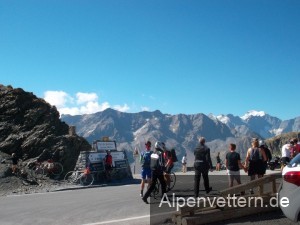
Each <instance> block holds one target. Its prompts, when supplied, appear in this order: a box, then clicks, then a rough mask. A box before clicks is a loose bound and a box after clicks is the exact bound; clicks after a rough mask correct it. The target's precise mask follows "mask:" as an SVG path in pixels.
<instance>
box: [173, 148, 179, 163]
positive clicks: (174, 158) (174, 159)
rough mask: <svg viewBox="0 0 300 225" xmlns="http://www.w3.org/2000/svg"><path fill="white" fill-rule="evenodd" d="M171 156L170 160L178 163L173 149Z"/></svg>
mask: <svg viewBox="0 0 300 225" xmlns="http://www.w3.org/2000/svg"><path fill="white" fill-rule="evenodd" d="M171 156H172V160H173V162H177V161H178V159H177V155H176V151H175V149H174V148H173V149H171Z"/></svg>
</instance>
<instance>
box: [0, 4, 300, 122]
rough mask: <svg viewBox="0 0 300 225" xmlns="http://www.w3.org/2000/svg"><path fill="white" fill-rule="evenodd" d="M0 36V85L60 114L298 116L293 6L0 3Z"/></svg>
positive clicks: (298, 48)
mask: <svg viewBox="0 0 300 225" xmlns="http://www.w3.org/2000/svg"><path fill="white" fill-rule="evenodd" d="M0 31H1V33H0V83H2V84H4V85H9V84H10V85H12V86H13V87H21V88H23V89H24V90H26V91H30V92H33V93H34V94H35V95H37V96H38V97H42V98H45V99H46V100H47V101H49V102H50V103H52V104H55V105H56V106H57V107H58V109H59V111H60V112H61V113H71V114H83V113H93V112H96V111H99V110H100V111H101V110H103V109H105V108H107V107H111V108H115V109H118V110H121V111H124V112H129V113H132V112H140V111H143V110H148V111H154V110H157V109H158V110H160V111H161V112H162V113H169V114H172V115H174V114H179V113H184V114H195V113H204V114H209V113H213V114H214V115H219V114H228V113H232V114H234V115H237V116H242V115H244V114H245V113H246V112H247V111H249V110H259V111H260V110H262V111H265V112H266V113H268V114H270V115H272V116H276V117H278V118H280V119H283V120H284V119H292V118H295V117H298V116H300V112H299V106H298V105H299V93H300V84H299V83H300V82H299V78H300V76H299V71H300V1H298V0H294V1H292V0H286V1H282V0H267V1H266V0H206V1H204V0H186V1H182V0H164V1H161V0H154V1H146V0H107V1H101V0H98V1H93V0H90V1H84V0H81V1H79V0H69V1H65V0H51V1H48V0H43V1H40V0H35V1H31V0H26V1H10V0H1V2H0Z"/></svg>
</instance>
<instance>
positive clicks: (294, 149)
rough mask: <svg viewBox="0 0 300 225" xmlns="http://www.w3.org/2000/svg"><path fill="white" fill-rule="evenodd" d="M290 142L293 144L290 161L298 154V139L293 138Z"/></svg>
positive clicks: (299, 149)
mask: <svg viewBox="0 0 300 225" xmlns="http://www.w3.org/2000/svg"><path fill="white" fill-rule="evenodd" d="M291 142H292V143H293V146H292V147H291V159H292V158H294V157H295V156H296V155H298V153H299V152H300V144H299V143H298V138H293V139H292V140H291Z"/></svg>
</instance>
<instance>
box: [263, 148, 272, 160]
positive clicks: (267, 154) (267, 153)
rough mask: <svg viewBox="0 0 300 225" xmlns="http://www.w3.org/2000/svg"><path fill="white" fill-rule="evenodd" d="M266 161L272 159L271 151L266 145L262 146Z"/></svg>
mask: <svg viewBox="0 0 300 225" xmlns="http://www.w3.org/2000/svg"><path fill="white" fill-rule="evenodd" d="M264 150H265V153H266V156H267V158H268V161H270V160H272V153H271V151H270V149H269V148H268V147H265V148H264Z"/></svg>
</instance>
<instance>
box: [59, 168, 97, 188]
mask: <svg viewBox="0 0 300 225" xmlns="http://www.w3.org/2000/svg"><path fill="white" fill-rule="evenodd" d="M64 180H65V181H66V182H67V183H69V184H81V185H83V186H90V185H92V184H93V183H94V180H95V178H94V174H93V173H92V172H91V171H90V170H89V169H88V168H86V169H84V170H74V171H69V172H68V173H66V175H65V177H64Z"/></svg>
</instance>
